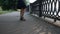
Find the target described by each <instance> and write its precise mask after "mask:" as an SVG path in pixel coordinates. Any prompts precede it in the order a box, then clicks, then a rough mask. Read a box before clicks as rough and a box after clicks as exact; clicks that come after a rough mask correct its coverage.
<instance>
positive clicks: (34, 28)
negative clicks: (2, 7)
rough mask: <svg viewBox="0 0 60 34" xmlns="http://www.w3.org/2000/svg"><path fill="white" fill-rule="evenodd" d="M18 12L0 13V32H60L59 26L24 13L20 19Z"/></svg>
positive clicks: (36, 33) (22, 33)
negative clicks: (22, 18) (22, 19)
mask: <svg viewBox="0 0 60 34" xmlns="http://www.w3.org/2000/svg"><path fill="white" fill-rule="evenodd" d="M19 14H20V13H19V12H11V13H7V14H2V15H0V34H60V28H59V27H56V26H53V25H51V24H49V23H47V22H46V21H44V20H42V19H39V18H36V17H34V16H31V15H29V14H28V12H26V13H25V15H24V17H25V19H26V21H20V20H19V18H20V15H19Z"/></svg>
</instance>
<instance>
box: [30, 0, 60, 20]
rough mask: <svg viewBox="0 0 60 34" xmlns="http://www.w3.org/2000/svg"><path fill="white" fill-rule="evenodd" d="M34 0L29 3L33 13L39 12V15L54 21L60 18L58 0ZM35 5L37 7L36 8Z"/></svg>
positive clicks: (59, 0) (59, 2)
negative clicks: (34, 0)
mask: <svg viewBox="0 0 60 34" xmlns="http://www.w3.org/2000/svg"><path fill="white" fill-rule="evenodd" d="M39 1H40V0H39ZM36 2H38V0H37V1H36ZM36 2H34V3H33V4H32V5H31V6H32V8H31V9H32V12H33V13H35V14H38V15H40V14H41V15H40V16H44V17H49V18H53V19H54V21H56V20H60V0H42V1H40V2H38V3H36ZM35 3H36V4H35ZM37 7H39V8H38V9H37ZM36 10H37V11H36ZM37 12H38V13H37Z"/></svg>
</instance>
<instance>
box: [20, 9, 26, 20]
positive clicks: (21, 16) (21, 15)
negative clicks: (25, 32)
mask: <svg viewBox="0 0 60 34" xmlns="http://www.w3.org/2000/svg"><path fill="white" fill-rule="evenodd" d="M24 10H25V9H24V8H22V9H21V11H20V20H25V19H24Z"/></svg>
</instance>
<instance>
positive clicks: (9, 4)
mask: <svg viewBox="0 0 60 34" xmlns="http://www.w3.org/2000/svg"><path fill="white" fill-rule="evenodd" d="M17 1H18V0H0V6H1V7H2V9H3V10H9V9H12V10H16V9H17V3H18V2H17ZM25 3H26V5H28V1H27V0H26V1H25Z"/></svg>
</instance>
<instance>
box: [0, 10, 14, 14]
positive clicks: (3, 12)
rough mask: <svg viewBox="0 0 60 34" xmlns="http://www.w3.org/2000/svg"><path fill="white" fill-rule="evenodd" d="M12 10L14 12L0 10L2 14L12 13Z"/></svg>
mask: <svg viewBox="0 0 60 34" xmlns="http://www.w3.org/2000/svg"><path fill="white" fill-rule="evenodd" d="M10 12H13V11H0V14H5V13H10Z"/></svg>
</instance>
